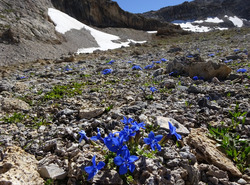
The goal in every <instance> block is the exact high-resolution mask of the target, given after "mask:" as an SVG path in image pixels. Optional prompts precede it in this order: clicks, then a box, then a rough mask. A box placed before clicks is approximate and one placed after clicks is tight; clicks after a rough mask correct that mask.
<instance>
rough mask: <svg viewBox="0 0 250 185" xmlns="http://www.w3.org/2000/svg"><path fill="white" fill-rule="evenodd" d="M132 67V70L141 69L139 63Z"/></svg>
mask: <svg viewBox="0 0 250 185" xmlns="http://www.w3.org/2000/svg"><path fill="white" fill-rule="evenodd" d="M132 69H133V70H142V68H141V66H139V65H134V66H133V67H132Z"/></svg>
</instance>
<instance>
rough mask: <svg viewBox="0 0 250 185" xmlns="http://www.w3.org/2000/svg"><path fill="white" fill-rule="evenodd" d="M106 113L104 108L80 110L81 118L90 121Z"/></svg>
mask: <svg viewBox="0 0 250 185" xmlns="http://www.w3.org/2000/svg"><path fill="white" fill-rule="evenodd" d="M104 111H105V109H104V108H87V109H84V110H79V114H78V116H79V118H80V119H83V118H86V119H90V118H95V117H97V116H100V115H101V114H103V113H104Z"/></svg>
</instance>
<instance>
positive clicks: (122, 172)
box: [119, 164, 128, 175]
mask: <svg viewBox="0 0 250 185" xmlns="http://www.w3.org/2000/svg"><path fill="white" fill-rule="evenodd" d="M127 171H128V168H127V166H126V165H125V164H123V165H121V166H120V167H119V174H120V175H124V174H125V173H127Z"/></svg>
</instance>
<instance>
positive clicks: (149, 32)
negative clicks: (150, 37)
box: [147, 31, 157, 34]
mask: <svg viewBox="0 0 250 185" xmlns="http://www.w3.org/2000/svg"><path fill="white" fill-rule="evenodd" d="M147 33H151V34H153V33H157V31H147Z"/></svg>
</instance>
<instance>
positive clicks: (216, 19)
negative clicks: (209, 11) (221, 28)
mask: <svg viewBox="0 0 250 185" xmlns="http://www.w3.org/2000/svg"><path fill="white" fill-rule="evenodd" d="M205 22H211V23H222V22H224V21H223V20H222V19H219V18H218V17H208V18H207V19H206V20H205Z"/></svg>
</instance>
